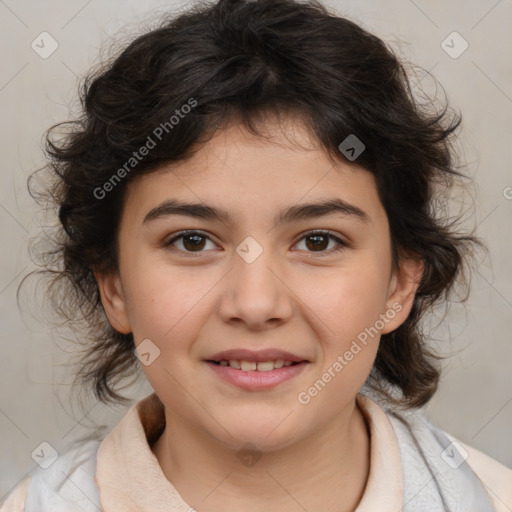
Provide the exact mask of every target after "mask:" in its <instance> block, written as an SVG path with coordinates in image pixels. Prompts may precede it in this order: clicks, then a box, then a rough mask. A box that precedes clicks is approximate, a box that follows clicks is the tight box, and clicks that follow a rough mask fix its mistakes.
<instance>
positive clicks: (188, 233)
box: [163, 230, 348, 256]
mask: <svg viewBox="0 0 512 512" xmlns="http://www.w3.org/2000/svg"><path fill="white" fill-rule="evenodd" d="M191 235H199V236H201V237H203V238H206V239H208V240H210V241H211V239H210V237H208V236H207V235H206V234H204V233H202V232H201V231H196V230H186V231H180V232H179V233H177V235H176V236H174V237H173V238H171V239H170V240H167V241H165V242H164V243H163V246H164V247H165V248H167V249H170V250H176V251H178V252H183V253H185V254H197V255H200V254H201V253H203V252H205V251H186V250H181V249H176V248H172V249H171V246H172V244H173V243H174V242H176V241H177V240H180V239H182V238H185V237H187V236H191ZM314 235H321V236H326V237H328V238H330V239H331V240H334V241H336V242H337V243H338V247H337V248H335V249H331V250H329V251H325V250H324V251H318V252H316V251H307V252H309V253H311V254H319V255H320V256H322V255H326V254H333V253H338V252H340V251H342V250H344V249H345V248H347V247H348V243H346V242H344V241H343V240H341V239H340V238H339V237H337V236H335V235H334V234H333V233H331V232H329V231H322V230H320V231H318V230H316V231H315V230H312V231H307V232H306V233H304V234H303V235H302V237H301V238H300V239H299V240H298V241H297V242H296V243H297V244H298V243H299V242H301V241H302V240H304V239H305V238H308V237H310V236H314Z"/></svg>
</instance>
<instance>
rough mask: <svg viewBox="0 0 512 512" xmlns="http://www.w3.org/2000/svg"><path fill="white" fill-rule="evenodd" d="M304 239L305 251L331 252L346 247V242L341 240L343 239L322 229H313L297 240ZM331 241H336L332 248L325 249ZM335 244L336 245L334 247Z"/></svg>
mask: <svg viewBox="0 0 512 512" xmlns="http://www.w3.org/2000/svg"><path fill="white" fill-rule="evenodd" d="M303 240H304V241H305V246H306V249H305V250H306V251H307V252H318V253H327V254H329V253H333V252H338V251H341V250H343V249H344V248H345V247H347V244H346V243H345V242H343V240H341V239H339V238H338V237H337V236H334V235H333V234H331V233H329V232H324V231H313V232H310V233H306V235H305V236H303V237H302V239H301V240H300V241H299V243H300V242H302V241H303ZM331 241H334V242H336V243H335V247H334V249H331V250H326V249H327V248H328V247H329V244H330V242H331ZM336 245H337V247H336Z"/></svg>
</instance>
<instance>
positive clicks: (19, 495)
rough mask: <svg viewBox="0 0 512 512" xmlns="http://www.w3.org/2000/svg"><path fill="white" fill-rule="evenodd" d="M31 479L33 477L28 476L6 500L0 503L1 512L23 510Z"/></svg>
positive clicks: (21, 511) (20, 511) (18, 511)
mask: <svg viewBox="0 0 512 512" xmlns="http://www.w3.org/2000/svg"><path fill="white" fill-rule="evenodd" d="M30 480H31V477H30V476H27V477H26V478H24V479H23V480H22V481H21V482H20V483H19V484H18V485H16V487H15V488H14V489H13V490H12V491H11V492H10V494H9V495H8V496H7V498H6V499H5V501H4V502H3V503H0V512H23V510H24V509H25V498H26V496H27V491H28V487H29V485H30Z"/></svg>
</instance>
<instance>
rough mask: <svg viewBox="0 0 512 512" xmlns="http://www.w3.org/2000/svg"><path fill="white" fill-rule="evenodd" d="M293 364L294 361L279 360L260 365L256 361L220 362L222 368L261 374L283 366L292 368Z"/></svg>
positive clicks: (231, 360)
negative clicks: (226, 367) (227, 367)
mask: <svg viewBox="0 0 512 512" xmlns="http://www.w3.org/2000/svg"><path fill="white" fill-rule="evenodd" d="M292 364H293V363H292V361H283V360H282V359H277V360H276V361H260V362H258V363H256V362H255V361H244V360H236V359H230V360H229V361H226V360H224V359H223V360H222V361H219V365H220V366H229V367H231V368H236V369H237V370H242V371H245V372H248V371H255V370H257V371H259V372H269V371H271V370H274V369H279V368H282V367H283V366H291V365H292Z"/></svg>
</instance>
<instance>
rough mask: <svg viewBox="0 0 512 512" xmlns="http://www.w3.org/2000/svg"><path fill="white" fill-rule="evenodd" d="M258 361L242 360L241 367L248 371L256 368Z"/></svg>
mask: <svg viewBox="0 0 512 512" xmlns="http://www.w3.org/2000/svg"><path fill="white" fill-rule="evenodd" d="M256 367H257V365H256V363H255V362H254V361H240V369H242V370H243V371H244V372H248V371H249V370H256Z"/></svg>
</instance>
